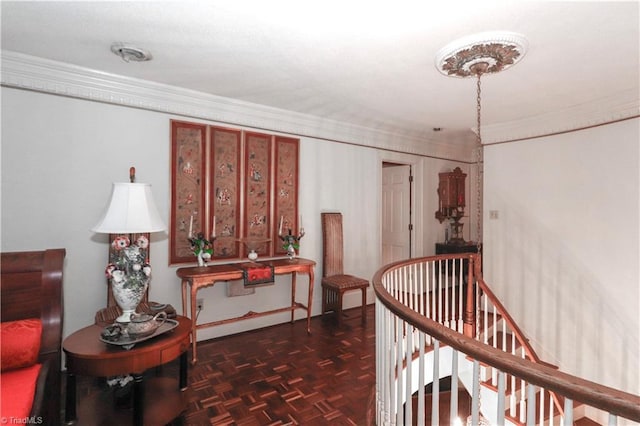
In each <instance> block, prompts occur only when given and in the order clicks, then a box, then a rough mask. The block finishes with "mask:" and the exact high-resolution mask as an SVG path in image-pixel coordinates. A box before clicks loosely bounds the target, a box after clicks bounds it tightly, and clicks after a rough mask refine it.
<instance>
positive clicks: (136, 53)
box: [111, 42, 153, 62]
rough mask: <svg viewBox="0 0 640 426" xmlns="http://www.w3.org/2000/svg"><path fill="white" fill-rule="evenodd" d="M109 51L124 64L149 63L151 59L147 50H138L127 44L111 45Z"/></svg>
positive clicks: (117, 43)
mask: <svg viewBox="0 0 640 426" xmlns="http://www.w3.org/2000/svg"><path fill="white" fill-rule="evenodd" d="M111 51H112V52H113V53H114V54H116V55H118V56H120V57H121V58H122V60H123V61H125V62H131V61H135V62H144V61H150V60H151V59H152V58H153V56H152V55H151V53H150V52H149V51H148V50H145V49H140V48H139V47H135V46H132V45H130V44H127V43H120V42H116V43H113V44H112V45H111Z"/></svg>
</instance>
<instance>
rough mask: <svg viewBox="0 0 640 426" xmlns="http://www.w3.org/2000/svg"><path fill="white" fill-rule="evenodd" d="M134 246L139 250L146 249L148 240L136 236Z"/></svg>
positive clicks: (142, 236)
mask: <svg viewBox="0 0 640 426" xmlns="http://www.w3.org/2000/svg"><path fill="white" fill-rule="evenodd" d="M136 245H137V246H138V247H140V248H141V249H146V248H148V247H149V239H148V238H147V237H146V235H138V238H136Z"/></svg>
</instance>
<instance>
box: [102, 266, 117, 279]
mask: <svg viewBox="0 0 640 426" xmlns="http://www.w3.org/2000/svg"><path fill="white" fill-rule="evenodd" d="M115 269H116V265H114V264H113V263H110V264H108V265H107V268H106V269H105V270H104V274H105V275H106V276H107V278H111V276H112V273H113V271H114V270H115Z"/></svg>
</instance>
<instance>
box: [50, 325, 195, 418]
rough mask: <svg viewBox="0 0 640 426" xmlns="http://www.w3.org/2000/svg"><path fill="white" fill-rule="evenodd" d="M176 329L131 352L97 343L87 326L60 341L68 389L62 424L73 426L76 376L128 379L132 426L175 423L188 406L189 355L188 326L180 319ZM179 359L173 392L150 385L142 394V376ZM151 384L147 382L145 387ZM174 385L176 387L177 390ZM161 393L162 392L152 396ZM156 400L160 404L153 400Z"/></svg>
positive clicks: (98, 328) (97, 335)
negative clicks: (178, 368)
mask: <svg viewBox="0 0 640 426" xmlns="http://www.w3.org/2000/svg"><path fill="white" fill-rule="evenodd" d="M175 320H176V321H177V322H178V325H177V326H176V327H175V328H174V329H173V330H170V331H168V332H166V333H164V334H161V335H158V336H155V337H153V338H151V339H149V340H145V341H143V342H140V343H137V344H136V345H135V346H134V347H133V348H131V349H130V350H125V349H123V348H122V347H120V346H116V345H110V344H107V343H104V342H102V341H101V340H100V333H101V332H102V330H103V327H102V326H99V325H90V326H88V327H85V328H83V329H81V330H78V331H76V332H75V333H73V334H71V335H70V336H68V337H67V338H66V339H64V341H63V343H62V349H63V350H64V353H65V355H66V368H67V387H66V392H67V393H66V401H65V404H66V405H65V407H66V409H65V422H67V423H71V422H74V421H75V420H76V418H77V414H76V375H83V376H94V377H111V376H119V375H127V374H131V375H132V376H133V378H134V385H133V424H134V425H142V424H144V423H145V421H146V422H147V423H148V424H166V423H168V422H170V421H171V420H173V419H174V418H176V417H177V416H178V415H179V414H180V413H181V412H182V411H184V409H185V408H186V404H187V396H186V392H185V391H186V389H187V373H188V361H187V351H188V349H189V344H190V343H191V341H190V334H191V320H189V318H186V317H182V316H178V317H176V319H175ZM178 357H179V358H180V372H179V377H178V378H177V380H173V382H174V384H175V387H173V389H167V386H166V385H165V384H159V385H158V387H157V388H156V386H155V385H154V384H153V383H149V385H150V386H149V390H150V392H148V393H149V395H146V393H147V392H145V383H144V381H143V374H144V372H145V371H146V370H148V369H150V368H153V367H157V366H160V365H162V364H166V363H168V362H170V361H173V360H174V359H176V358H178ZM149 382H151V380H150V381H149ZM175 382H178V383H177V384H176V383H175ZM159 388H161V390H160V392H155V391H157V390H158V389H159ZM154 396H158V397H159V398H161V401H158V400H156V399H155V398H154Z"/></svg>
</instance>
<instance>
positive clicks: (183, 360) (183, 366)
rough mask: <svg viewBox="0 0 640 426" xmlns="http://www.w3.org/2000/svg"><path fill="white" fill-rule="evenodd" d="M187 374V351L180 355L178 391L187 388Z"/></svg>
mask: <svg viewBox="0 0 640 426" xmlns="http://www.w3.org/2000/svg"><path fill="white" fill-rule="evenodd" d="M188 372H189V362H188V361H187V351H184V352H182V353H181V354H180V383H179V386H180V390H181V391H183V390H185V389H186V388H187V386H188V381H187V375H188Z"/></svg>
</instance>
